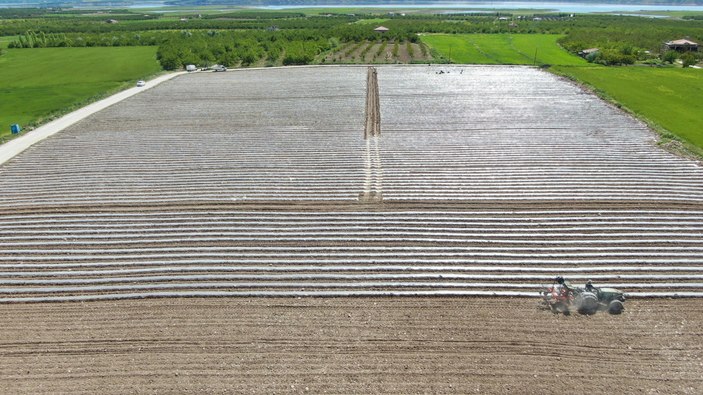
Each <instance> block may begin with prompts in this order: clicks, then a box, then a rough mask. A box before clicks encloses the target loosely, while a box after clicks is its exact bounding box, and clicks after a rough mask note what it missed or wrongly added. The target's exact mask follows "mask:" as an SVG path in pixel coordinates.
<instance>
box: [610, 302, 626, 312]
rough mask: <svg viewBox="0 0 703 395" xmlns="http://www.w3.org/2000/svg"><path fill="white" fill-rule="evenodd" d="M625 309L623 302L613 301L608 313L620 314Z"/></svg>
mask: <svg viewBox="0 0 703 395" xmlns="http://www.w3.org/2000/svg"><path fill="white" fill-rule="evenodd" d="M624 309H625V306H623V304H622V302H621V301H619V300H613V301H612V302H610V304H609V305H608V313H610V314H620V313H622V311H623V310H624Z"/></svg>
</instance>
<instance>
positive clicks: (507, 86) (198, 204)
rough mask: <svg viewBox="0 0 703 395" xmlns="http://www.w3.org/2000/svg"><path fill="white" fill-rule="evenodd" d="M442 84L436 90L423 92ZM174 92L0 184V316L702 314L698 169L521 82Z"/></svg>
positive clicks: (238, 77) (611, 114) (311, 81)
mask: <svg viewBox="0 0 703 395" xmlns="http://www.w3.org/2000/svg"><path fill="white" fill-rule="evenodd" d="M440 70H441V71H443V73H441V74H439V73H438V72H439V71H440ZM378 78H379V91H380V107H381V136H380V137H375V138H373V139H372V140H364V134H363V132H364V100H365V85H364V84H365V80H366V69H365V68H359V67H323V68H319V67H318V68H292V69H271V70H242V71H235V72H227V73H200V74H190V75H185V76H182V77H178V78H176V79H174V80H172V81H169V82H166V83H164V84H162V85H160V86H158V87H156V88H153V89H151V90H148V91H145V92H143V93H141V94H139V95H137V96H135V97H132V98H130V99H129V100H126V101H124V102H121V103H119V104H117V105H114V106H112V107H110V108H108V109H106V110H104V111H102V112H100V113H97V114H95V115H93V116H91V117H89V118H87V119H85V120H84V121H82V122H80V123H79V124H77V125H75V126H74V127H73V128H71V129H70V130H65V131H63V132H61V133H59V134H57V135H55V136H54V137H52V138H50V139H48V140H45V141H44V142H42V143H40V144H38V145H36V146H34V147H32V148H31V149H29V150H27V151H25V152H24V153H22V154H21V155H19V156H17V157H15V158H14V159H13V160H11V161H10V162H7V163H6V164H4V165H2V166H0V301H2V302H12V301H65V300H98V299H120V298H143V297H188V296H191V297H196V296H307V295H310V296H369V295H379V296H380V295H398V296H402V295H406V296H410V295H412V296H423V295H440V296H448V295H454V296H460V295H475V296H482V295H497V296H529V295H535V292H536V291H537V290H538V289H539V287H540V285H541V284H544V283H547V282H549V281H550V279H551V278H552V277H553V276H555V275H557V274H562V275H566V276H568V277H570V278H571V279H572V280H573V281H574V282H576V283H578V282H584V281H585V280H587V279H592V280H593V281H594V282H596V283H597V285H612V286H618V287H621V288H622V289H623V290H625V291H626V292H628V293H630V294H631V295H634V296H687V297H694V296H703V281H702V279H703V169H702V168H701V167H700V166H699V165H698V164H696V163H695V162H693V161H690V160H686V159H682V158H679V157H676V156H674V155H672V154H669V153H667V152H665V151H662V150H661V149H659V148H658V147H657V146H656V145H655V144H654V135H653V134H652V133H651V132H650V131H649V130H647V129H646V128H645V127H644V126H643V125H642V124H640V123H638V122H636V121H635V120H633V119H631V118H630V117H628V116H627V115H624V114H623V113H621V112H620V111H619V110H617V109H615V108H613V107H611V106H609V105H607V104H605V103H603V102H602V101H600V100H598V99H597V98H595V97H594V96H592V95H590V94H587V93H585V92H583V91H582V90H580V89H579V88H578V87H576V86H574V85H572V84H570V83H567V82H565V81H562V80H560V79H558V78H556V77H554V76H552V75H550V74H548V73H545V72H542V71H540V70H537V69H533V68H524V67H445V66H437V67H428V66H412V67H411V66H404V67H396V66H393V67H379V68H378Z"/></svg>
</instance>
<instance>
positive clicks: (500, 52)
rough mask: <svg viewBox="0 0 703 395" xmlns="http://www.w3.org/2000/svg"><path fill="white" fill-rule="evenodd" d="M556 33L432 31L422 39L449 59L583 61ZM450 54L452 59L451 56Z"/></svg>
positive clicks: (478, 61) (473, 61) (529, 62)
mask: <svg viewBox="0 0 703 395" xmlns="http://www.w3.org/2000/svg"><path fill="white" fill-rule="evenodd" d="M559 37H561V36H559V35H555V34H454V35H450V34H431V35H424V36H422V41H423V42H425V43H426V44H427V45H429V46H430V47H431V48H432V49H434V50H435V52H436V53H437V54H439V56H440V57H441V58H443V59H445V60H451V62H452V63H465V64H524V65H532V64H535V65H541V64H551V65H575V66H577V65H586V64H587V63H586V61H585V60H583V59H581V58H579V57H578V56H575V55H572V54H570V53H569V52H567V51H565V50H564V49H562V48H561V47H560V46H559V44H557V40H558V39H559ZM450 57H451V59H450Z"/></svg>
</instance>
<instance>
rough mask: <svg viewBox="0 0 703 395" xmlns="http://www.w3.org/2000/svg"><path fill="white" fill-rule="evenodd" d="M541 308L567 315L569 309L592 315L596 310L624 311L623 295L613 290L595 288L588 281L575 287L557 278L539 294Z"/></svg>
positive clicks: (618, 312) (617, 312) (569, 311)
mask: <svg viewBox="0 0 703 395" xmlns="http://www.w3.org/2000/svg"><path fill="white" fill-rule="evenodd" d="M541 296H542V303H541V305H542V306H543V307H546V308H547V309H549V310H551V311H552V312H554V313H563V314H564V315H569V314H570V313H571V309H572V308H573V309H575V310H576V311H577V312H578V313H579V314H585V315H592V314H595V313H596V312H597V311H598V310H607V311H608V312H609V313H610V314H620V313H622V311H623V310H624V309H625V306H624V305H623V303H624V302H625V294H624V293H623V292H621V291H619V290H617V289H615V288H597V287H594V286H593V284H592V283H591V281H590V280H589V281H588V282H587V283H586V285H585V286H584V287H575V286H573V285H571V284H570V283H569V282H568V281H566V280H564V278H563V277H561V276H559V277H557V278H556V279H555V280H554V283H552V285H551V286H549V287H546V288H545V289H544V290H542V292H541Z"/></svg>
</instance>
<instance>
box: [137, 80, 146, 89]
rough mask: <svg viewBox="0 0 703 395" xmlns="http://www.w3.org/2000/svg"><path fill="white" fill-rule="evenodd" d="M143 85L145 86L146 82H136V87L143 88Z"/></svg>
mask: <svg viewBox="0 0 703 395" xmlns="http://www.w3.org/2000/svg"><path fill="white" fill-rule="evenodd" d="M144 85H146V81H143V80H139V81H137V86H138V87H142V86H144Z"/></svg>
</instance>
